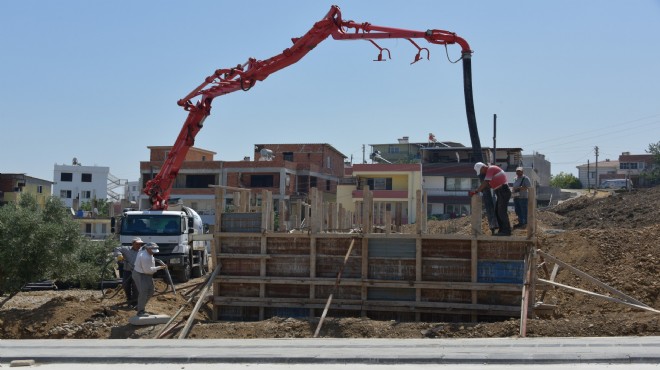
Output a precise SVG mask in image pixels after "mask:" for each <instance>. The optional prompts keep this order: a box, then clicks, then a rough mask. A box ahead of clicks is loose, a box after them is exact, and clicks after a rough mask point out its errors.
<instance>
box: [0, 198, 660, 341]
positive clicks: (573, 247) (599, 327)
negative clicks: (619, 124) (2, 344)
mask: <svg viewBox="0 0 660 370" xmlns="http://www.w3.org/2000/svg"><path fill="white" fill-rule="evenodd" d="M537 219H538V229H539V235H540V236H539V238H538V248H539V249H541V250H542V251H544V252H546V253H549V254H551V255H553V256H555V257H556V258H558V259H560V260H562V261H564V262H566V263H568V264H570V265H572V266H574V267H576V268H578V269H580V270H582V271H584V272H585V273H587V274H589V275H590V276H592V277H594V278H596V279H598V280H600V281H602V282H603V283H605V284H607V285H609V286H611V287H613V288H615V289H617V290H619V291H621V292H623V293H625V294H626V295H628V296H630V297H632V298H635V299H636V300H638V301H640V302H641V303H643V304H645V305H648V306H650V307H652V308H654V309H655V310H660V301H659V300H658V295H659V294H660V279H659V276H660V274H659V272H660V271H659V268H658V265H659V262H660V253H659V252H660V242H659V240H660V221H659V220H660V187H656V188H653V189H639V190H636V191H634V192H631V193H604V194H603V193H601V194H600V195H599V196H594V195H583V196H580V197H578V198H575V199H571V200H568V201H566V202H563V203H562V204H560V205H558V206H555V207H553V208H549V209H545V210H540V211H538V217H537ZM511 220H512V221H513V222H515V216H513V215H511ZM468 222H469V220H468V219H467V218H461V219H456V220H449V221H434V222H429V230H430V231H431V232H434V231H435V232H445V233H446V232H453V233H458V234H468V233H469V230H470V226H469V224H468ZM486 229H487V227H486V226H485V225H484V230H485V231H487V230H486ZM516 233H518V234H521V233H522V231H516ZM552 266H553V265H552V264H546V265H542V266H540V267H539V269H538V271H537V273H538V277H540V278H547V275H546V271H545V270H544V267H546V268H548V270H551V269H552ZM555 280H556V281H557V282H559V283H561V284H565V285H570V286H573V287H578V288H580V289H584V290H586V291H591V292H597V293H600V294H605V295H608V294H607V292H606V291H605V290H603V289H602V288H600V287H597V286H595V285H594V284H592V283H590V282H589V281H588V279H584V278H581V277H579V276H577V275H575V274H573V273H571V272H569V271H568V270H566V269H563V268H562V269H560V270H559V274H558V275H557V277H556V279H555ZM202 283H203V279H202V278H200V279H196V280H191V281H190V282H188V283H186V284H179V285H177V294H173V293H172V292H171V290H169V291H166V290H167V286H166V285H165V284H164V283H163V282H162V281H160V280H157V293H156V295H155V296H154V298H152V300H151V301H150V302H149V305H148V306H147V309H148V310H149V311H151V312H157V313H163V314H168V315H174V314H175V313H176V312H177V311H178V310H179V308H180V307H181V306H182V305H184V304H185V303H186V301H187V300H188V294H190V293H191V292H192V291H193V290H194V289H195V288H196V287H198V286H199V284H202ZM610 296H611V295H610ZM541 299H542V301H543V303H544V304H545V305H546V306H547V307H550V308H553V309H551V310H547V311H541V310H537V311H535V314H534V315H533V316H532V317H530V320H529V321H528V324H527V335H528V336H530V337H544V336H547V337H555V336H557V337H559V336H561V337H564V336H647V335H660V314H658V313H656V312H650V311H648V310H642V309H639V308H635V307H631V306H628V305H623V304H620V303H616V302H611V301H608V300H605V299H602V298H597V297H593V296H590V295H588V294H585V293H580V292H573V291H569V290H566V289H563V288H560V289H554V288H549V289H548V290H547V291H545V292H543V291H542V290H541V289H537V291H536V301H537V302H538V301H541ZM123 300H124V298H123V293H122V292H121V291H116V290H114V289H109V290H106V291H105V295H103V294H102V293H101V292H100V291H86V290H62V291H36V292H21V293H19V294H18V295H16V296H15V297H13V298H12V299H11V300H9V302H7V303H6V304H5V305H4V306H3V307H2V308H1V309H0V339H33V338H153V337H155V336H156V335H157V334H159V332H160V331H161V330H162V329H163V325H157V326H143V327H136V326H132V325H130V324H128V319H129V318H130V317H131V316H133V315H134V314H135V311H133V310H130V309H129V308H128V307H127V306H126V305H125V304H123ZM193 304H194V301H193V302H192V303H190V304H189V305H188V309H187V310H184V313H185V312H190V311H191V310H190V308H191V307H192V306H193ZM331 315H332V310H330V314H329V316H331ZM187 317H188V314H183V315H181V317H180V318H179V319H177V321H178V320H185V319H187ZM210 317H211V305H210V303H207V304H205V305H203V306H202V309H201V310H200V312H199V313H198V314H197V316H196V322H195V324H194V325H193V327H192V330H191V331H190V333H189V335H188V337H189V338H236V339H240V338H309V337H312V336H313V334H314V331H315V329H316V326H317V324H318V319H314V320H301V319H292V318H277V317H276V318H272V319H269V320H265V321H260V322H213V321H211V320H210ZM184 324H185V321H183V322H181V324H179V326H178V327H176V328H175V329H173V330H172V332H171V333H170V334H168V335H165V337H171V336H178V332H179V331H180V329H181V327H183V325H184ZM519 328H520V321H519V320H518V319H511V320H508V321H503V322H495V323H443V322H424V323H412V322H397V321H375V320H369V319H361V318H342V319H337V318H331V317H328V318H326V320H325V322H324V324H323V330H322V331H321V336H323V337H334V338H424V337H427V338H434V337H438V338H481V337H511V336H517V335H518V333H519Z"/></svg>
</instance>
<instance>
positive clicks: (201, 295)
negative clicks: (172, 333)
mask: <svg viewBox="0 0 660 370" xmlns="http://www.w3.org/2000/svg"><path fill="white" fill-rule="evenodd" d="M219 272H220V265H218V267H216V268H215V270H213V274H211V277H209V280H208V281H207V282H206V285H205V286H204V288H203V289H202V291H201V292H200V293H199V299H198V300H197V303H196V304H195V307H194V308H193V310H192V312H191V313H190V316H189V317H188V321H187V322H186V326H184V327H183V329H182V330H181V334H179V339H184V338H185V337H186V336H187V335H188V332H189V331H190V328H191V327H192V324H193V322H194V321H195V315H196V314H197V311H199V308H200V307H202V304H203V303H205V302H206V293H207V292H208V290H209V288H210V287H211V283H212V282H213V281H214V280H215V277H216V276H217V275H218V273H219Z"/></svg>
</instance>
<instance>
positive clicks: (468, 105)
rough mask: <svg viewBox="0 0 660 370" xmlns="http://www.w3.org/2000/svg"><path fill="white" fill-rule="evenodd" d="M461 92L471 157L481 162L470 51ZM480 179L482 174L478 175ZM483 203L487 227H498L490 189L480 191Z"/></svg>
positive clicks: (466, 57)
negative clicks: (468, 131) (463, 100)
mask: <svg viewBox="0 0 660 370" xmlns="http://www.w3.org/2000/svg"><path fill="white" fill-rule="evenodd" d="M463 92H464V94H465V113H466V114H467V121H468V129H469V130H470V142H471V144H472V157H473V160H474V162H483V161H484V153H483V151H482V150H481V140H480V139H479V130H478V128H477V116H476V113H475V112H474V97H473V95H472V53H471V52H469V51H466V52H463ZM478 177H479V179H480V180H481V181H483V180H484V176H478ZM482 194H483V205H484V208H485V209H486V216H487V218H488V227H489V228H490V230H491V232H494V230H495V229H497V228H499V225H498V224H497V217H496V216H495V202H494V201H493V195H492V193H491V190H490V189H486V190H485V191H483V192H482Z"/></svg>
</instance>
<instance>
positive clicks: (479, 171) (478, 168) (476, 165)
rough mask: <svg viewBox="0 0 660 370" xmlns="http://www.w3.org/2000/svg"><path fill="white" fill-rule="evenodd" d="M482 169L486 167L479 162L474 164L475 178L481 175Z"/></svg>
mask: <svg viewBox="0 0 660 370" xmlns="http://www.w3.org/2000/svg"><path fill="white" fill-rule="evenodd" d="M484 167H486V165H485V164H483V163H481V162H477V163H475V164H474V170H475V171H477V176H479V175H481V169H482V168H484Z"/></svg>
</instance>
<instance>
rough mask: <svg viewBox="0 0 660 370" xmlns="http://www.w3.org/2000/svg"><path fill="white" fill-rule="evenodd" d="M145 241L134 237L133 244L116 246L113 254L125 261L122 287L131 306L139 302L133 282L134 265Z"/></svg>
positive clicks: (122, 272) (119, 259)
mask: <svg viewBox="0 0 660 370" xmlns="http://www.w3.org/2000/svg"><path fill="white" fill-rule="evenodd" d="M143 244H144V242H143V241H142V239H140V238H137V237H136V238H133V241H132V242H131V245H130V246H128V245H122V246H120V247H117V248H115V250H114V253H113V255H114V256H115V258H117V260H118V261H120V262H123V264H122V265H123V267H122V269H121V270H122V271H121V287H122V288H123V289H124V293H125V294H126V303H127V304H128V305H129V306H131V307H132V306H135V305H136V304H137V297H138V291H137V287H136V286H135V283H134V282H133V266H135V259H136V258H137V255H138V252H139V251H140V248H142V245H143Z"/></svg>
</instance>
